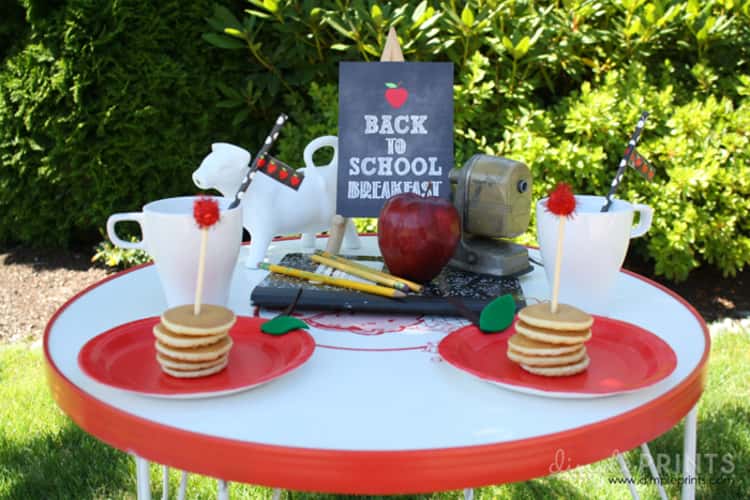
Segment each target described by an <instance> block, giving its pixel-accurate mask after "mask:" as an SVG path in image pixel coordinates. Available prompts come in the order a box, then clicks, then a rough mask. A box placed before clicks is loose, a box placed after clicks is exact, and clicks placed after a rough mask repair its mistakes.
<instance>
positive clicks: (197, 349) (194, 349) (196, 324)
mask: <svg viewBox="0 0 750 500" xmlns="http://www.w3.org/2000/svg"><path fill="white" fill-rule="evenodd" d="M236 319H237V318H236V317H235V315H234V313H233V312H232V311H230V310H229V309H227V308H226V307H221V306H216V305H210V304H203V305H202V306H201V312H200V314H197V315H196V314H193V306H192V304H190V305H184V306H178V307H173V308H171V309H168V310H166V311H165V312H164V314H162V316H161V323H158V324H156V325H155V326H154V330H153V331H154V336H155V337H156V360H157V361H158V362H159V365H161V369H162V371H164V373H166V374H168V375H171V376H173V377H179V378H196V377H205V376H207V375H212V374H214V373H218V372H220V371H221V370H223V369H224V368H226V366H227V363H228V362H229V350H230V349H231V348H232V339H231V338H230V337H229V329H230V328H231V327H232V325H234V322H235V321H236Z"/></svg>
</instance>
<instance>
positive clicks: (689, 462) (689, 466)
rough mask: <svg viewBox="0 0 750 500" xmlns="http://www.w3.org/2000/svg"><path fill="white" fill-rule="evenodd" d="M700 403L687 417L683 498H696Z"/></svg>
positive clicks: (684, 443)
mask: <svg viewBox="0 0 750 500" xmlns="http://www.w3.org/2000/svg"><path fill="white" fill-rule="evenodd" d="M697 441H698V404H697V403H696V405H695V406H693V409H692V410H690V411H689V412H688V414H687V416H686V417H685V436H684V441H683V448H682V454H683V457H684V458H683V463H682V500H695V487H696V481H697V478H696V476H695V453H696V450H697V447H698V444H697Z"/></svg>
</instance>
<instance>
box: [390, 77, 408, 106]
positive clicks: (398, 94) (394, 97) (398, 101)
mask: <svg viewBox="0 0 750 500" xmlns="http://www.w3.org/2000/svg"><path fill="white" fill-rule="evenodd" d="M399 85H400V83H399V84H396V83H392V82H388V83H386V84H385V86H386V87H388V90H386V91H385V100H386V101H388V104H390V105H391V107H393V108H394V109H398V108H400V107H401V106H403V105H404V103H405V102H406V99H407V98H408V97H409V91H408V90H406V89H405V88H403V87H399Z"/></svg>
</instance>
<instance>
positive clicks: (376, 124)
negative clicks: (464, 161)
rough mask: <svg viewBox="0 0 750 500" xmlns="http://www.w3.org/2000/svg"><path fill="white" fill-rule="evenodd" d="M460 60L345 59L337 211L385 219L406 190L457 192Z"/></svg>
mask: <svg viewBox="0 0 750 500" xmlns="http://www.w3.org/2000/svg"><path fill="white" fill-rule="evenodd" d="M453 161H454V158H453V64H452V63H427V62H422V63H420V62H413V63H412V62H410V63H407V62H379V63H365V62H342V63H341V64H340V66H339V170H338V186H337V187H338V190H337V199H336V212H337V213H339V214H341V215H343V216H345V217H377V216H378V214H379V213H380V208H381V207H382V206H383V204H384V203H385V201H386V200H387V199H388V198H390V197H391V196H393V195H395V194H398V193H403V192H415V193H417V194H420V195H425V194H428V193H432V195H435V196H441V197H444V198H447V197H448V196H449V195H450V191H451V190H450V185H449V183H448V171H450V169H451V168H453Z"/></svg>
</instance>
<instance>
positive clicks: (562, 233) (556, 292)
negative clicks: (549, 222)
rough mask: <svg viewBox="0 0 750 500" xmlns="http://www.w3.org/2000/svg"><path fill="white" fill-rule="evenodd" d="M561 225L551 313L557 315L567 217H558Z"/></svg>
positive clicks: (558, 234) (559, 227) (558, 229)
mask: <svg viewBox="0 0 750 500" xmlns="http://www.w3.org/2000/svg"><path fill="white" fill-rule="evenodd" d="M558 219H559V220H560V224H559V225H558V226H557V251H556V252H555V274H554V278H553V280H552V303H551V304H550V311H552V313H553V314H556V313H557V299H558V295H559V294H560V268H561V267H562V253H563V238H565V219H566V218H565V217H558Z"/></svg>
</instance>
